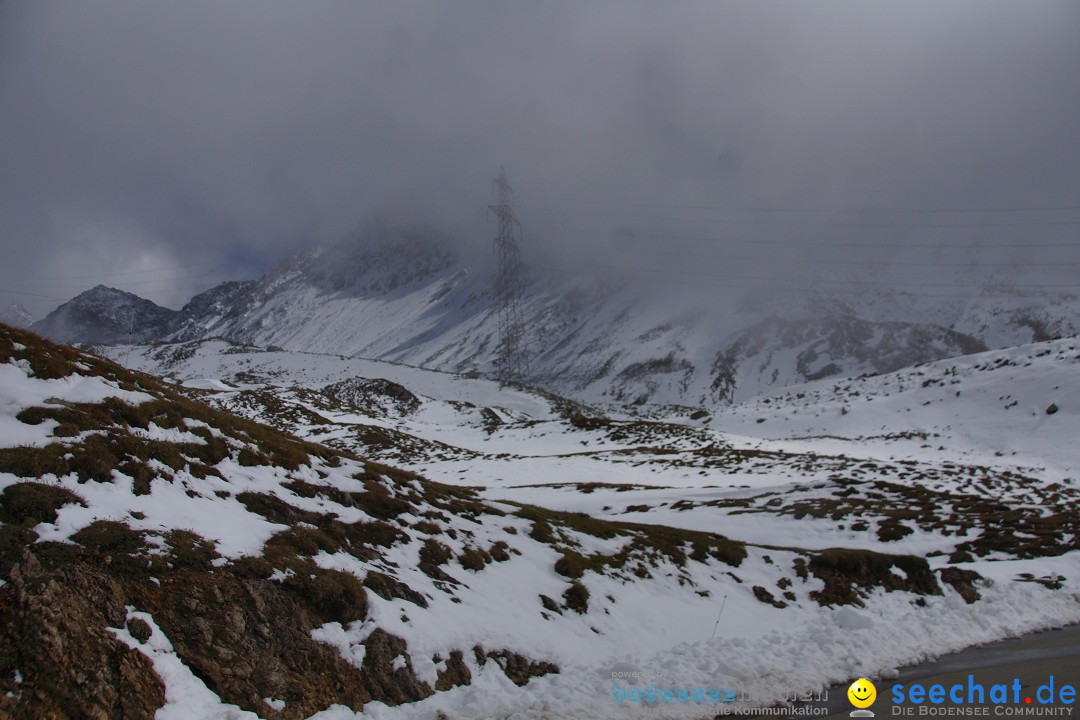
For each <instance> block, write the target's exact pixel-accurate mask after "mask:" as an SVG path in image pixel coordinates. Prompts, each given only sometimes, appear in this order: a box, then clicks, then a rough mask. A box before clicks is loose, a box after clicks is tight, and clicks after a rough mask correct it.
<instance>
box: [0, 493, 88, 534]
mask: <svg viewBox="0 0 1080 720" xmlns="http://www.w3.org/2000/svg"><path fill="white" fill-rule="evenodd" d="M65 505H81V506H82V507H86V502H85V501H84V500H83V499H82V498H81V497H79V496H78V495H76V494H75V493H73V492H71V491H70V490H67V489H65V488H62V487H58V486H56V485H46V484H44V483H36V482H21V483H15V484H14V485H8V486H7V487H6V488H4V491H3V492H2V493H0V522H5V523H17V524H24V525H28V526H30V527H33V526H34V525H36V524H37V523H52V522H56V513H57V511H58V510H59V509H60V508H62V507H64V506H65Z"/></svg>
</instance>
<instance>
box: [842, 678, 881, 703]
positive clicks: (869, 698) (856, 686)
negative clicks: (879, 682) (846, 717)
mask: <svg viewBox="0 0 1080 720" xmlns="http://www.w3.org/2000/svg"><path fill="white" fill-rule="evenodd" d="M847 697H848V700H850V701H851V704H852V705H854V706H855V707H857V708H868V707H870V706H871V705H873V704H874V701H875V700H877V688H875V687H874V683H872V682H870V681H869V680H867V679H866V678H859V679H858V680H856V681H855V682H853V683H851V687H849V688H848V689H847Z"/></svg>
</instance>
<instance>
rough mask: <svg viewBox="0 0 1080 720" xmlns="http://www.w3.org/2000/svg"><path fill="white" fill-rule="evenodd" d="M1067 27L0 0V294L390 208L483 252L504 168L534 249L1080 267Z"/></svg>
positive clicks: (211, 259)
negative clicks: (957, 256)
mask: <svg viewBox="0 0 1080 720" xmlns="http://www.w3.org/2000/svg"><path fill="white" fill-rule="evenodd" d="M1078 38H1080V3H1076V2H1075V1H1074V0H1061V1H1059V2H1054V1H1049V0H1034V1H1032V2H1014V1H1008V2H993V1H987V0H978V1H972V2H965V1H960V0H956V1H952V2H947V3H942V2H940V1H939V0H927V1H925V2H920V1H913V0H904V1H903V2H901V1H900V0H896V1H893V2H866V1H864V0H848V1H845V2H834V1H832V0H816V1H814V2H771V1H769V0H755V1H754V2H720V1H718V0H710V1H708V2H688V1H682V0H679V1H677V2H652V1H650V2H634V1H633V0H618V1H617V2H616V1H613V2H599V1H594V0H583V1H581V2H565V1H560V2H542V1H530V2H493V1H489V2H470V1H468V0H457V1H455V2H435V1H434V0H432V1H431V2H403V1H401V0H395V1H394V2H380V3H376V2H367V1H365V0H348V1H344V0H343V1H341V2H330V1H325V2H324V1H321V0H311V1H306V2H269V1H259V2H254V1H251V2H248V1H245V2H240V1H227V0H212V1H202V0H173V1H171V2H117V1H114V0H95V2H63V1H60V0H56V1H50V2H30V1H27V2H0V118H2V121H0V122H2V124H0V128H2V136H0V242H2V243H3V257H4V262H3V270H2V271H0V278H2V280H0V290H2V293H0V304H2V305H6V304H7V303H8V302H10V301H19V302H22V303H24V304H25V305H26V306H27V307H29V308H30V309H31V310H32V312H33V313H34V314H35V315H37V316H38V317H40V316H42V315H44V313H46V312H47V311H48V310H50V309H51V308H53V307H55V306H56V305H57V304H58V303H59V302H60V301H62V300H64V299H67V298H69V297H71V296H73V295H74V294H76V293H78V292H80V291H81V290H84V289H86V288H88V287H91V286H93V285H95V284H97V283H99V282H100V283H104V284H107V285H112V286H115V287H120V288H123V289H127V290H130V291H133V292H137V293H139V294H141V295H143V296H145V297H149V298H151V299H153V300H155V301H157V302H159V303H162V304H166V305H169V306H171V307H179V306H180V305H181V304H182V303H183V302H184V301H185V300H187V299H188V298H189V297H190V296H191V295H192V294H194V293H195V292H196V291H199V290H203V289H206V288H207V287H209V286H211V285H212V284H215V283H216V282H218V281H220V280H224V279H227V278H248V277H255V276H257V275H258V274H260V273H262V272H263V271H265V270H266V269H268V268H269V267H270V266H271V265H272V264H273V263H275V262H278V261H279V260H281V259H282V258H283V257H285V256H286V255H287V254H288V253H289V252H291V251H293V250H295V249H296V248H298V247H301V246H303V245H305V244H309V243H315V242H325V241H331V240H335V239H337V238H338V237H340V236H342V235H343V234H344V233H346V232H348V231H349V230H350V229H351V228H353V227H355V226H356V225H357V224H358V223H359V222H360V221H362V220H363V218H364V217H366V216H368V215H369V214H370V213H372V212H378V211H382V210H387V209H389V210H391V211H393V212H402V213H406V214H417V215H423V216H425V217H426V218H428V219H429V220H431V221H433V222H437V223H438V224H440V225H442V226H444V227H445V229H446V230H448V231H450V232H452V233H454V234H456V235H458V236H459V237H461V238H462V240H463V242H465V243H466V244H469V245H471V246H475V247H481V248H487V247H490V238H491V236H492V234H493V232H494V228H493V227H492V226H489V225H487V224H485V212H484V209H485V205H486V204H487V203H489V202H490V201H491V197H490V178H491V177H492V176H493V175H495V174H496V173H497V172H498V168H499V166H500V164H503V165H505V166H506V168H507V170H508V172H509V173H510V178H511V181H512V182H513V183H514V185H515V189H516V190H517V191H518V192H517V211H518V215H519V216H520V217H521V219H522V221H523V222H524V223H525V224H526V242H527V243H531V246H530V249H529V250H528V252H530V253H532V255H533V257H534V258H535V259H537V260H538V261H539V260H551V259H553V258H558V257H568V256H570V255H569V253H570V252H572V251H571V250H569V249H568V248H569V247H570V246H572V245H576V244H588V245H589V247H591V248H593V249H594V250H595V249H596V248H605V247H614V248H616V249H617V250H618V252H617V253H615V254H613V255H612V259H610V260H606V259H604V258H600V257H598V256H596V255H590V256H589V257H590V259H591V261H592V262H595V263H596V264H597V265H598V266H600V265H605V264H607V265H616V264H618V263H625V264H626V265H628V266H642V267H656V266H657V263H663V262H668V261H672V262H675V261H674V260H672V258H679V257H682V258H689V259H690V260H689V261H690V262H692V263H693V265H694V267H697V268H701V267H702V266H703V263H707V265H706V267H708V268H711V269H712V270H714V271H715V272H716V274H717V275H718V276H719V275H722V274H723V272H724V268H730V267H732V266H731V262H730V259H725V257H724V255H725V253H727V254H728V255H732V256H734V255H751V256H754V257H760V258H770V257H776V258H778V259H781V260H784V261H785V262H790V261H791V260H792V258H795V259H801V260H804V261H806V262H810V263H812V262H813V261H814V259H817V261H819V262H822V261H824V263H825V264H826V265H828V264H829V263H833V262H834V261H835V265H834V266H833V267H831V268H830V267H826V268H825V270H827V271H829V272H836V273H838V272H841V269H842V268H843V261H844V260H845V258H852V257H861V256H859V255H858V253H859V252H861V248H854V247H851V246H849V245H845V243H853V242H865V243H867V244H868V245H873V246H885V248H886V249H887V250H888V252H886V253H885V254H884V255H883V256H885V257H890V258H893V259H896V258H901V259H903V258H907V260H908V261H909V263H910V264H908V265H905V267H909V268H911V270H910V271H911V272H912V273H916V274H918V273H921V272H923V269H927V271H929V270H928V265H927V266H926V267H925V268H924V266H920V264H919V263H930V262H932V261H933V259H934V257H936V256H934V255H932V254H927V253H925V252H922V253H921V254H920V252H921V250H920V248H922V249H925V246H926V245H933V244H935V243H942V244H946V245H947V244H948V243H954V244H957V245H959V246H964V245H969V244H980V243H981V244H984V245H987V246H993V248H994V251H993V252H992V253H990V255H985V254H983V253H981V252H979V253H972V252H970V251H965V252H966V255H964V257H967V256H973V257H974V260H973V262H977V261H978V260H979V259H983V258H985V257H992V258H994V259H995V260H1002V261H1006V262H1008V261H1016V262H1019V263H1025V262H1027V263H1032V267H1035V265H1034V264H1035V263H1042V264H1045V266H1046V267H1047V270H1046V272H1045V273H1041V271H1040V274H1039V277H1043V276H1045V277H1052V278H1056V279H1057V281H1058V282H1068V281H1069V280H1070V279H1071V280H1073V281H1077V280H1076V279H1077V278H1080V266H1078V265H1071V266H1070V265H1069V264H1068V263H1070V262H1071V263H1076V262H1078V261H1080V254H1078V252H1077V246H1080V210H1075V209H1056V210H1049V209H1045V208H1075V207H1076V206H1080V132H1078V130H1080V40H1078ZM571 200H573V201H574V202H570V201H571ZM582 201H585V202H582ZM607 203H629V204H607ZM680 206H709V207H708V209H700V208H699V209H695V208H687V207H680ZM716 207H723V208H734V209H731V210H719V209H716ZM740 208H741V209H740ZM1010 208H1027V209H1026V210H1023V211H1019V210H1016V211H1010V212H978V213H941V212H932V211H945V210H980V211H990V210H1001V209H1010ZM891 210H905V211H907V210H910V211H915V212H910V213H889V212H885V213H882V212H880V211H891ZM792 211H800V212H792ZM819 211H834V212H829V213H825V212H819ZM853 225H854V226H857V227H852V226H853ZM943 225H959V226H961V227H951V228H950V227H941V226H943ZM885 226H887V227H885ZM688 237H701V238H707V240H687V239H686V238H688ZM785 242H791V243H794V244H795V246H794V247H792V246H785V245H784V244H783V243H785ZM830 243H831V244H830ZM554 248H559V250H558V251H556V250H554ZM905 253H906V254H905ZM705 255H710V256H711V255H719V256H720V257H718V258H717V259H716V260H706V259H703V258H702V256H705ZM672 267H676V266H672ZM678 267H683V266H682V265H680V266H678ZM759 267H765V266H763V265H759ZM807 267H812V265H808V266H807ZM1040 267H1041V265H1040ZM838 268H840V269H838ZM1021 269H1023V268H1021ZM1028 269H1029V270H1030V269H1031V268H1028ZM796 270H797V268H796ZM790 271H791V269H790V268H787V269H783V270H780V271H777V272H780V274H785V275H786V274H789V272H790ZM820 271H822V268H820V267H818V268H817V269H814V270H813V272H820ZM762 272H767V271H762ZM808 272H809V270H808ZM1077 282H1080V281H1077Z"/></svg>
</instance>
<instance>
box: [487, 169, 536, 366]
mask: <svg viewBox="0 0 1080 720" xmlns="http://www.w3.org/2000/svg"><path fill="white" fill-rule="evenodd" d="M495 192H496V194H497V196H498V199H499V203H498V205H491V206H489V209H490V210H491V211H492V212H493V213H495V216H496V217H497V218H498V219H499V235H498V237H496V238H495V254H496V255H497V256H498V258H499V267H498V270H497V272H496V275H495V300H496V302H497V303H498V313H499V344H498V346H497V347H496V349H495V370H496V373H497V375H498V378H499V382H500V383H501V384H502V385H506V384H508V383H520V382H524V381H525V380H526V379H527V378H528V377H529V350H528V345H527V342H526V339H525V324H524V322H522V319H521V296H522V294H523V292H522V281H521V253H520V251H519V250H518V244H517V239H516V238H515V234H516V232H519V231H520V229H521V223H520V222H518V219H517V216H516V215H514V208H513V207H512V206H511V201H512V200H513V191H512V190H511V189H510V181H509V180H507V179H506V170H505V169H503V168H499V177H498V178H497V179H496V180H495Z"/></svg>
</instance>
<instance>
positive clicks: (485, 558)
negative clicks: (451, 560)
mask: <svg viewBox="0 0 1080 720" xmlns="http://www.w3.org/2000/svg"><path fill="white" fill-rule="evenodd" d="M457 559H458V562H459V563H461V566H462V567H463V568H465V569H466V570H472V571H473V572H479V571H481V570H483V569H484V567H485V566H486V565H487V564H488V563H490V562H491V555H490V554H489V553H488V552H487V550H484V549H483V548H478V547H469V548H466V549H465V550H464V552H462V553H461V554H460V555H458V558H457Z"/></svg>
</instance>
